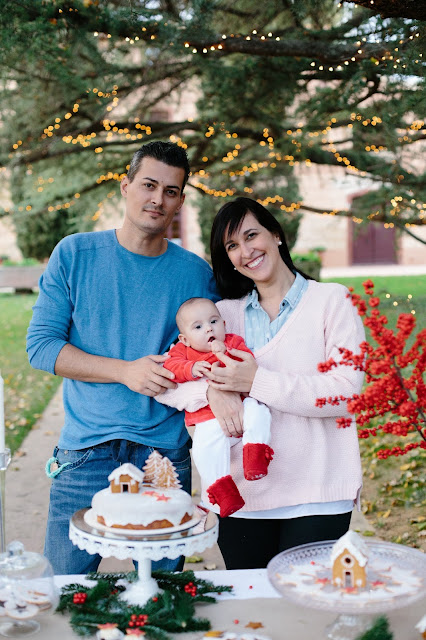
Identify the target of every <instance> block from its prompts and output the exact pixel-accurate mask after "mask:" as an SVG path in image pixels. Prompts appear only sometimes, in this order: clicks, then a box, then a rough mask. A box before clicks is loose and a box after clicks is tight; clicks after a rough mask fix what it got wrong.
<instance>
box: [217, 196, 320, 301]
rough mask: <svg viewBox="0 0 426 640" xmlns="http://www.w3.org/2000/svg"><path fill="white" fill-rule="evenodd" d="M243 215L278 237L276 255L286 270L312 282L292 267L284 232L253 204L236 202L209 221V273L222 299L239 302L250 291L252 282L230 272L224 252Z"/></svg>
mask: <svg viewBox="0 0 426 640" xmlns="http://www.w3.org/2000/svg"><path fill="white" fill-rule="evenodd" d="M247 213H252V214H253V215H254V217H255V218H256V220H257V221H258V223H259V224H260V225H262V227H264V228H265V229H267V230H268V231H270V232H271V233H273V234H274V235H276V236H279V238H280V240H281V242H282V244H281V245H280V246H279V252H280V255H281V258H282V259H283V262H284V263H285V264H286V265H287V267H288V268H289V269H290V270H291V271H293V272H296V271H297V272H299V273H300V274H301V275H302V276H303V277H304V278H307V279H308V280H312V278H311V277H310V276H307V275H306V274H304V273H303V271H300V269H297V268H296V267H295V266H294V264H293V260H292V259H291V256H290V251H289V249H288V246H287V242H286V239H285V235H284V231H283V230H282V227H281V225H280V223H279V222H278V220H277V219H276V218H275V217H274V216H273V215H272V213H270V212H269V211H268V209H265V207H264V206H263V205H261V204H260V203H259V202H256V200H252V199H251V198H236V199H235V200H232V201H231V202H227V203H226V204H224V205H223V207H221V208H220V209H219V211H218V212H217V214H216V217H215V219H214V221H213V226H212V232H211V236H210V253H211V259H212V266H213V273H214V277H215V278H216V284H217V287H218V290H219V294H220V295H221V296H222V298H242V297H243V296H244V295H246V294H247V293H250V291H252V289H253V287H254V282H253V280H251V279H250V278H247V277H246V276H243V275H242V274H241V273H239V272H238V271H236V270H235V269H234V267H233V265H232V262H231V261H230V259H229V257H228V254H227V252H226V249H225V240H226V238H228V237H229V236H231V235H232V234H233V233H234V231H238V229H239V228H240V226H241V224H242V221H243V220H244V218H245V216H246V215H247ZM225 234H226V237H225Z"/></svg>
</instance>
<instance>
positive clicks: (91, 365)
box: [55, 344, 176, 397]
mask: <svg viewBox="0 0 426 640" xmlns="http://www.w3.org/2000/svg"><path fill="white" fill-rule="evenodd" d="M166 358H167V356H161V355H160V356H156V355H152V356H145V357H144V358H139V359H138V360H132V361H126V360H119V359H116V358H106V357H103V356H95V355H92V354H90V353H86V352H85V351H82V350H81V349H78V348H77V347H74V346H73V345H71V344H66V345H65V346H64V347H63V348H62V349H61V351H60V352H59V355H58V357H57V359H56V362H55V374H56V375H59V376H62V377H64V378H71V379H73V380H81V381H82V382H101V383H110V382H118V383H120V384H124V385H126V387H128V388H129V389H131V390H132V391H136V393H142V394H143V395H146V396H151V397H153V396H156V395H157V394H159V393H163V392H164V391H166V390H167V389H174V388H175V387H176V384H175V383H174V382H172V380H173V378H174V374H173V373H172V372H171V371H168V370H167V369H164V368H163V367H162V363H163V362H164V361H165V360H166Z"/></svg>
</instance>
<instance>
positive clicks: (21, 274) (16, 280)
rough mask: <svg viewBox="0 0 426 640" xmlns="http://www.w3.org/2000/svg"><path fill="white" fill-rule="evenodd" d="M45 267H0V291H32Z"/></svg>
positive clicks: (42, 265) (41, 265)
mask: <svg viewBox="0 0 426 640" xmlns="http://www.w3.org/2000/svg"><path fill="white" fill-rule="evenodd" d="M45 268H46V265H44V264H40V265H33V266H10V267H3V266H0V289H5V288H7V289H15V291H16V292H25V291H33V290H34V289H36V288H37V287H38V281H39V279H40V276H41V275H42V273H43V271H44V270H45Z"/></svg>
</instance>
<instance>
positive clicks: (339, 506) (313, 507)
mask: <svg viewBox="0 0 426 640" xmlns="http://www.w3.org/2000/svg"><path fill="white" fill-rule="evenodd" d="M307 288H308V281H307V280H306V279H305V278H304V277H303V276H301V275H300V273H296V279H295V281H294V282H293V284H292V285H291V287H290V289H289V290H288V291H287V293H286V295H285V296H284V298H283V299H282V301H281V304H280V310H279V312H278V315H277V317H276V318H275V319H274V320H272V322H271V320H270V318H269V316H268V314H267V313H266V311H265V310H264V309H262V307H261V306H260V302H259V296H258V294H257V290H256V289H253V291H252V292H251V293H250V294H249V296H248V298H247V303H246V307H245V312H244V313H245V315H244V320H245V323H244V325H245V326H244V329H245V343H246V345H247V346H248V347H249V349H251V350H252V351H256V349H260V348H261V347H263V346H264V345H265V344H267V343H268V342H269V341H270V340H272V338H273V337H274V336H275V335H276V334H277V333H278V331H279V330H280V329H281V328H282V326H283V325H284V323H285V322H286V321H287V320H288V318H289V316H290V315H291V313H292V312H293V311H294V309H295V308H296V306H297V305H298V304H299V302H300V300H301V299H302V296H303V294H304V293H305V291H306V289H307ZM353 506H354V502H353V500H338V501H336V502H311V503H309V504H296V505H293V506H291V507H278V509H268V510H266V511H243V512H241V511H237V512H236V513H234V514H233V515H232V517H233V518H274V519H280V518H282V519H287V518H299V517H302V516H318V515H334V514H338V513H347V512H349V511H352V509H353Z"/></svg>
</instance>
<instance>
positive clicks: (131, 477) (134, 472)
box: [108, 462, 144, 493]
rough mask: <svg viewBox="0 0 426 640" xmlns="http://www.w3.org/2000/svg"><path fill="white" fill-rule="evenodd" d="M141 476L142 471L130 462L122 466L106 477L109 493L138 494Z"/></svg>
mask: <svg viewBox="0 0 426 640" xmlns="http://www.w3.org/2000/svg"><path fill="white" fill-rule="evenodd" d="M143 476H144V474H143V471H141V470H140V469H138V468H137V467H136V466H135V465H134V464H132V463H131V462H126V463H125V464H122V465H121V467H117V469H114V471H112V472H111V473H110V474H109V476H108V480H109V481H110V487H111V493H127V492H128V493H138V491H139V486H140V484H141V483H142V482H143Z"/></svg>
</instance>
